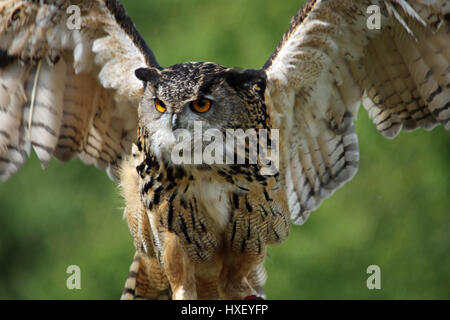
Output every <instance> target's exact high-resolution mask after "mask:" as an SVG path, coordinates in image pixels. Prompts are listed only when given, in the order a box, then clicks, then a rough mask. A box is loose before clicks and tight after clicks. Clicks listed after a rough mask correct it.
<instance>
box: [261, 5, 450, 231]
mask: <svg viewBox="0 0 450 320" xmlns="http://www.w3.org/2000/svg"><path fill="white" fill-rule="evenodd" d="M370 5H377V6H378V7H379V8H380V21H381V28H380V29H374V30H370V29H369V28H368V26H367V19H368V18H369V14H368V13H367V12H368V10H367V9H368V7H369V6H370ZM449 16H450V6H448V3H447V1H446V0H435V1H422V0H416V1H409V2H406V1H404V0H378V1H368V0H358V1H355V0H342V1H332V0H310V1H308V2H307V3H306V4H305V6H304V7H303V8H302V9H301V10H300V11H299V12H298V13H297V15H295V16H294V18H293V20H292V23H291V26H290V28H289V30H288V31H287V32H286V33H285V35H284V36H283V38H282V40H281V42H280V44H279V45H278V47H277V48H276V50H275V52H274V53H273V54H272V56H271V57H270V58H269V60H268V61H267V62H266V64H265V65H264V68H263V69H264V70H265V71H266V74H267V79H268V83H267V90H266V103H267V106H268V110H269V112H270V115H271V119H272V126H273V127H274V128H281V129H280V137H281V153H280V154H282V155H283V157H284V158H283V159H282V161H281V168H280V171H281V172H282V173H283V174H284V175H285V182H286V195H287V201H288V204H289V208H290V211H291V218H292V220H293V221H294V222H295V223H300V224H301V223H303V222H305V220H306V218H307V217H308V214H309V212H310V211H312V210H314V209H315V208H317V207H318V206H319V205H320V203H321V201H322V200H323V199H324V198H326V197H328V196H329V195H331V194H332V193H333V192H334V191H335V190H336V189H338V188H339V187H340V186H342V185H343V184H344V183H345V182H346V181H348V180H350V179H351V178H352V177H353V176H354V175H355V173H356V171H357V169H358V162H359V150H358V139H357V136H356V133H355V130H354V127H353V120H354V117H355V116H356V114H357V112H358V109H359V106H360V104H361V102H362V103H363V105H364V107H365V109H366V110H367V111H368V114H369V117H370V118H371V119H372V121H373V123H374V124H375V126H376V128H377V129H378V131H379V132H380V133H381V134H382V135H384V136H385V137H387V138H393V137H395V136H396V135H397V134H398V133H399V132H400V131H401V130H402V129H403V130H407V131H409V130H414V129H416V128H424V129H426V130H431V129H432V128H434V127H435V126H437V125H443V126H444V127H445V129H447V130H450V54H449V53H450V21H449V20H450V19H449Z"/></svg>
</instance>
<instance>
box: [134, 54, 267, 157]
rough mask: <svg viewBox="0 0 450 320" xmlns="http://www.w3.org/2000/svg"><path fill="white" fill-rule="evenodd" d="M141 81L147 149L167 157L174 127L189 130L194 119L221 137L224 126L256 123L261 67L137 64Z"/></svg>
mask: <svg viewBox="0 0 450 320" xmlns="http://www.w3.org/2000/svg"><path fill="white" fill-rule="evenodd" d="M135 74H136V76H137V78H139V79H140V80H142V81H143V82H144V94H143V97H142V101H141V104H140V125H141V127H143V128H145V130H146V132H147V133H148V136H149V139H150V141H149V142H150V147H151V149H152V151H153V152H154V153H155V154H156V155H157V156H158V157H159V156H167V157H169V154H170V152H171V151H172V148H173V147H174V145H175V144H176V143H178V142H179V141H180V139H179V137H178V136H177V132H190V133H191V134H192V137H194V129H195V124H197V129H198V124H199V123H201V126H202V130H203V132H205V131H207V130H208V129H213V130H216V131H218V132H221V133H222V134H223V136H224V137H225V132H226V130H227V129H237V128H240V129H243V130H247V129H249V128H257V127H258V126H261V121H260V110H258V109H259V108H258V106H260V105H261V104H263V103H264V90H265V87H266V76H265V73H264V72H263V71H257V70H245V71H238V70H236V69H228V68H225V67H223V66H220V65H217V64H214V63H201V62H189V63H183V64H177V65H174V66H172V67H169V68H165V69H156V68H141V69H137V70H136V72H135Z"/></svg>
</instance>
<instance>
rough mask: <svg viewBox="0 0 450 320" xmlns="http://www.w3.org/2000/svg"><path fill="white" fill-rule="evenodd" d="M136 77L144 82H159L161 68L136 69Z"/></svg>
mask: <svg viewBox="0 0 450 320" xmlns="http://www.w3.org/2000/svg"><path fill="white" fill-rule="evenodd" d="M134 74H135V75H136V78H138V79H139V80H142V81H144V82H152V83H154V82H157V81H158V79H159V76H160V73H159V70H158V69H155V68H139V69H136V70H135V71H134Z"/></svg>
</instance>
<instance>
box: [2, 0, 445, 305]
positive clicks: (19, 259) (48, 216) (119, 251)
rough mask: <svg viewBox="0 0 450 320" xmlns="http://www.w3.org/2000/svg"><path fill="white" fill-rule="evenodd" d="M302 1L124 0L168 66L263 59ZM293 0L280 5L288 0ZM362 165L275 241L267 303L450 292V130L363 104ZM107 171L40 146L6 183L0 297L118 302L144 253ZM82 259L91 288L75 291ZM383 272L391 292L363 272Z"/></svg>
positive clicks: (255, 63) (249, 63)
mask: <svg viewBox="0 0 450 320" xmlns="http://www.w3.org/2000/svg"><path fill="white" fill-rule="evenodd" d="M301 2H302V1H295V0H289V1H288V0H283V1H282V2H280V1H269V0H226V1H225V0H220V1H218V0H215V1H207V0H190V1H185V0H170V1H168V0H153V1H137V0H135V1H124V5H125V7H126V8H127V10H128V11H129V14H130V16H131V17H132V19H133V20H134V21H135V23H136V25H137V27H138V29H139V30H140V32H141V33H142V35H143V36H144V38H145V39H146V40H147V41H148V44H149V45H150V46H151V47H152V49H153V51H154V52H155V55H156V56H157V58H158V60H159V62H160V64H161V65H163V66H168V65H172V64H175V63H180V62H184V61H194V60H197V61H214V62H217V63H220V64H223V65H226V66H230V67H235V66H236V67H243V68H260V67H261V66H262V65H263V64H264V62H265V61H266V59H267V58H268V57H269V56H270V54H271V53H272V51H273V49H274V48H275V46H276V44H277V42H278V40H279V39H280V38H281V35H282V33H283V32H284V30H285V29H287V27H288V25H289V21H290V18H291V16H293V15H294V14H295V12H296V11H297V9H298V8H299V7H300V4H301ZM280 3H282V5H281V4H280ZM356 129H357V132H358V134H359V140H360V149H361V163H360V168H359V173H358V174H357V176H356V177H355V179H353V180H352V181H351V182H349V183H348V184H347V185H346V186H345V187H344V188H342V189H341V190H339V191H337V192H336V193H335V195H333V196H332V197H331V198H330V199H328V200H326V201H325V202H324V203H323V204H322V206H321V207H320V208H319V209H318V210H317V211H316V212H314V213H313V214H312V215H311V217H310V219H309V221H308V222H307V223H306V224H305V225H304V226H302V227H298V226H294V227H292V229H291V233H290V236H289V237H288V240H287V241H285V242H284V243H283V244H281V245H278V246H276V247H271V248H270V249H269V254H270V257H269V258H268V259H267V262H266V267H267V270H268V274H269V277H268V281H267V285H266V292H267V296H268V298H270V299H390V298H394V299H418V298H424V299H433V298H440V299H442V298H446V299H448V298H450V255H449V253H450V215H449V212H448V211H449V209H448V208H449V205H450V200H449V190H450V170H449V166H450V136H449V134H448V132H445V131H444V130H443V129H442V128H437V129H434V130H433V131H431V132H425V131H422V130H418V131H415V132H413V133H401V134H400V135H399V136H398V137H397V138H396V139H395V140H393V141H388V140H386V139H384V138H383V137H381V135H380V134H378V133H377V131H376V130H375V128H374V126H373V125H372V124H371V122H370V120H369V119H368V117H367V113H366V112H365V110H364V109H361V110H360V113H359V115H358V120H357V121H356ZM122 207H123V201H122V199H121V198H120V196H119V193H118V192H117V188H116V186H115V185H114V184H113V183H112V182H111V181H110V180H109V179H108V178H107V176H106V174H105V173H104V172H102V171H100V170H98V169H96V168H94V167H87V166H85V165H83V164H81V163H80V162H79V161H78V160H74V161H71V162H70V163H68V164H63V163H60V162H57V161H55V160H52V161H51V162H50V163H49V164H48V166H47V168H46V170H45V172H44V171H43V170H42V169H41V167H40V165H39V163H38V161H37V159H36V157H35V156H34V155H33V156H32V157H31V160H30V161H28V162H27V163H26V164H25V165H24V167H23V169H22V171H21V172H20V173H19V174H17V175H16V176H14V177H13V178H11V179H10V180H9V181H8V182H7V183H4V184H0V299H117V298H118V297H119V296H120V293H121V291H122V287H123V284H124V281H125V278H126V276H127V273H128V267H129V264H130V263H131V260H132V257H133V254H134V248H133V245H132V240H131V236H130V234H129V231H128V228H127V226H126V223H125V221H123V219H122V212H123V211H122ZM72 264H75V265H78V266H80V267H81V272H82V273H81V276H82V289H81V290H68V289H67V288H66V279H67V277H68V276H69V275H68V274H66V268H67V267H68V266H69V265H72ZM371 264H376V265H379V266H380V267H381V274H382V276H381V281H382V284H381V286H382V289H381V290H372V291H371V290H368V289H367V287H366V279H367V277H368V276H369V275H368V274H366V269H367V267H368V266H369V265H371Z"/></svg>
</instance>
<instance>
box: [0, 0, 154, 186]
mask: <svg viewBox="0 0 450 320" xmlns="http://www.w3.org/2000/svg"><path fill="white" fill-rule="evenodd" d="M149 66H154V67H158V64H157V62H156V60H155V58H154V56H153V53H152V52H151V50H150V49H149V48H148V47H147V45H146V44H145V42H144V41H143V39H142V38H141V36H140V35H139V34H138V32H137V31H136V29H135V26H134V24H133V22H132V21H131V20H130V18H129V17H128V16H127V14H126V12H125V10H124V8H123V7H122V5H121V4H120V3H119V2H118V1H117V0H95V1H91V0H71V1H69V0H55V1H22V0H6V1H2V2H1V3H0V179H1V180H6V179H8V178H9V177H10V176H11V175H12V174H14V173H15V172H16V171H18V170H19V169H20V167H21V166H22V164H23V163H24V161H25V159H26V155H27V154H29V152H30V150H31V146H33V148H34V150H35V152H36V154H37V156H38V157H39V159H40V161H41V163H42V165H43V166H45V164H46V163H47V162H48V161H49V160H50V158H51V157H52V156H53V157H55V158H57V159H59V160H62V161H66V160H69V159H72V158H74V157H76V156H78V157H79V158H80V159H81V160H82V161H83V162H85V163H87V164H95V165H96V166H97V167H99V168H103V169H107V171H108V173H109V175H110V177H112V178H115V177H116V172H115V171H116V170H115V169H116V168H117V164H118V162H119V161H120V159H121V158H122V156H123V155H124V154H126V153H129V151H130V148H131V142H132V141H134V138H135V135H136V128H137V105H138V102H139V97H140V94H141V91H142V82H141V81H139V80H138V79H137V78H136V77H135V76H134V71H135V70H136V69H137V68H140V67H149Z"/></svg>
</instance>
